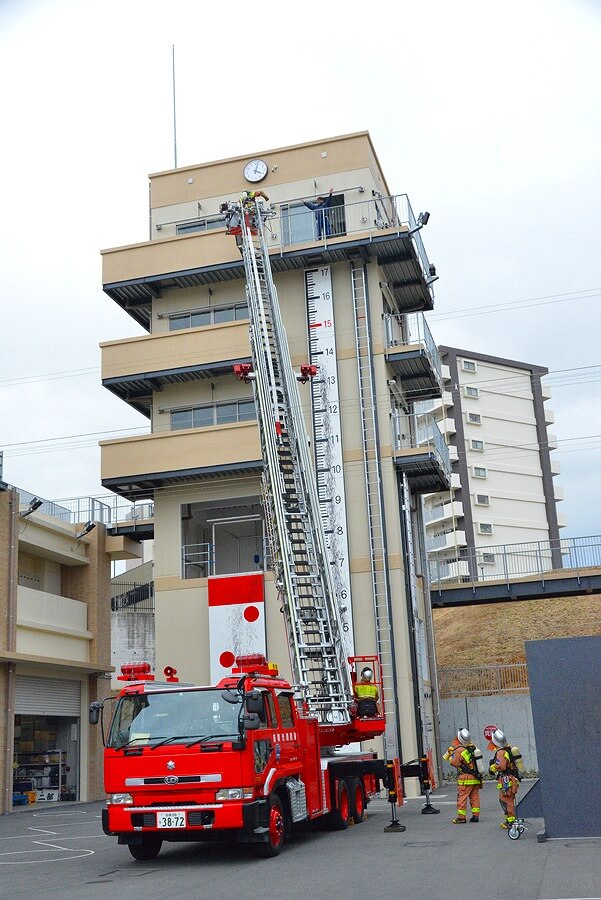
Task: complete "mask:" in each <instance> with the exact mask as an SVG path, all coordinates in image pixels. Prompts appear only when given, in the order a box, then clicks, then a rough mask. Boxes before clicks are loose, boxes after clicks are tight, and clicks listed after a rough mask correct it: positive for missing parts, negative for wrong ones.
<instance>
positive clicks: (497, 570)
mask: <svg viewBox="0 0 601 900" xmlns="http://www.w3.org/2000/svg"><path fill="white" fill-rule="evenodd" d="M439 350H440V354H441V359H442V361H443V379H444V391H443V394H442V397H440V398H438V399H435V400H432V401H431V403H426V404H423V405H422V407H421V408H422V409H424V410H428V411H431V412H433V413H434V415H435V416H436V418H437V421H438V423H439V426H440V428H441V431H442V432H443V433H444V434H445V437H446V441H447V443H448V445H449V450H450V455H451V462H452V465H453V475H452V481H451V490H450V491H449V492H440V493H436V494H433V495H431V496H427V497H425V498H424V506H425V511H424V519H425V525H426V532H427V537H426V546H427V550H428V553H429V556H430V570H431V577H432V580H433V581H441V582H445V581H447V582H451V581H456V580H461V579H462V578H468V577H469V578H474V579H476V580H481V579H482V578H495V577H504V576H507V574H511V573H515V574H517V573H519V572H520V571H522V570H525V569H526V565H527V563H529V561H531V560H532V559H535V558H536V561H537V563H538V564H539V565H540V566H542V569H543V570H550V569H552V568H557V567H560V566H561V564H562V563H561V545H560V529H561V528H562V527H564V526H565V524H566V522H565V517H564V514H563V513H562V512H561V511H560V509H559V507H558V504H559V503H560V501H561V500H563V492H562V489H561V487H560V486H559V485H558V484H557V480H556V476H557V475H558V474H559V472H560V467H559V462H558V460H556V459H554V458H553V450H554V449H556V448H557V439H556V438H555V436H554V435H553V434H552V433H550V432H549V430H548V427H549V425H551V424H552V423H553V421H554V414H553V411H552V410H551V409H549V408H548V407H547V405H546V401H547V400H549V399H550V397H551V392H550V389H549V388H548V387H547V386H546V385H545V384H544V382H543V378H544V376H545V375H546V374H547V371H548V370H547V369H546V368H544V367H543V366H538V365H533V364H531V363H526V362H521V361H519V360H512V359H504V358H502V357H497V356H490V355H487V354H483V353H478V352H477V351H473V350H460V349H458V348H455V347H447V346H441V347H439Z"/></svg>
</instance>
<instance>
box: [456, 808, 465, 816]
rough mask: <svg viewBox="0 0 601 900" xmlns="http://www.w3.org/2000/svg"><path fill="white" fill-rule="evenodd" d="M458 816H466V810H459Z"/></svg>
mask: <svg viewBox="0 0 601 900" xmlns="http://www.w3.org/2000/svg"><path fill="white" fill-rule="evenodd" d="M457 815H458V816H464V815H465V810H464V809H458V810H457Z"/></svg>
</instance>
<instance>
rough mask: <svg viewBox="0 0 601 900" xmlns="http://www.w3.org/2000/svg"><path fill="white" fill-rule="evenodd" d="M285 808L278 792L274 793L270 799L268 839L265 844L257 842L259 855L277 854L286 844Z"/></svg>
mask: <svg viewBox="0 0 601 900" xmlns="http://www.w3.org/2000/svg"><path fill="white" fill-rule="evenodd" d="M285 826H286V823H285V821H284V810H283V809H282V801H281V800H280V798H279V797H278V795H277V794H272V795H271V797H270V799H269V819H268V822H267V840H266V841H265V843H264V844H256V849H257V853H258V855H259V856H262V857H263V858H265V857H270V856H277V855H278V853H279V852H280V850H281V849H282V846H283V844H284V831H285V830H286V829H285Z"/></svg>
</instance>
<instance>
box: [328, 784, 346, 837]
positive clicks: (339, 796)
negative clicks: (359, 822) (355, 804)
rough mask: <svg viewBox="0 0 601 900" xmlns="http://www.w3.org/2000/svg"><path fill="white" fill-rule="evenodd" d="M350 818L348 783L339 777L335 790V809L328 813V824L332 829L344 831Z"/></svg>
mask: <svg viewBox="0 0 601 900" xmlns="http://www.w3.org/2000/svg"><path fill="white" fill-rule="evenodd" d="M350 819H351V798H350V795H349V789H348V784H347V783H346V781H345V780H344V779H343V778H341V779H340V781H339V782H338V790H337V792H336V809H333V810H332V812H331V813H330V815H329V821H328V824H329V826H330V828H331V829H332V831H344V830H345V828H348V826H349V821H350Z"/></svg>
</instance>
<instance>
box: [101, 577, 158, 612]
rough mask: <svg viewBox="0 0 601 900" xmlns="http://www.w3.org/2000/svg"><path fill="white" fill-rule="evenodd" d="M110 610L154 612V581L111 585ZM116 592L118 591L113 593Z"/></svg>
mask: <svg viewBox="0 0 601 900" xmlns="http://www.w3.org/2000/svg"><path fill="white" fill-rule="evenodd" d="M112 589H113V596H112V597H111V610H112V611H113V612H123V611H124V610H126V611H127V612H132V613H136V612H154V581H147V582H143V583H142V584H139V583H137V582H132V583H127V582H121V583H120V584H114V585H113V588H112ZM115 592H118V593H115Z"/></svg>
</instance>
